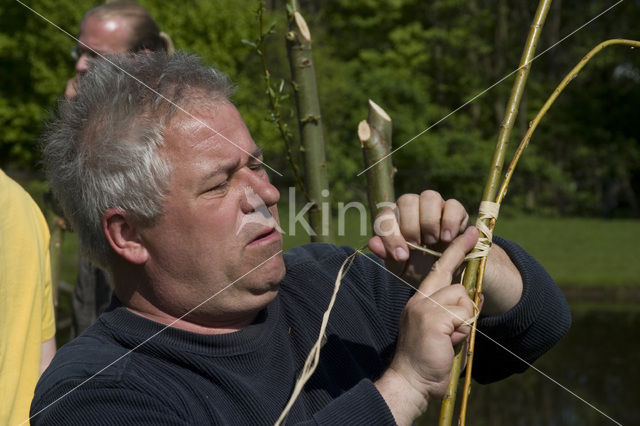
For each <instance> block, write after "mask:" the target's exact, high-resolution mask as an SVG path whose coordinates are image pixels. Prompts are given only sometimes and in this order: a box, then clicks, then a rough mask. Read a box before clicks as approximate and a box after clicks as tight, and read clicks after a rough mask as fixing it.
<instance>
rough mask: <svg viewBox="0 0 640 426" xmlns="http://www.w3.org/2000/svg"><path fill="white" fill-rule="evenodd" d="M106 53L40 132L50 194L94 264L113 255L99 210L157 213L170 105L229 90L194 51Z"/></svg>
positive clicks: (144, 219)
mask: <svg viewBox="0 0 640 426" xmlns="http://www.w3.org/2000/svg"><path fill="white" fill-rule="evenodd" d="M110 60H111V61H112V62H111V63H110V62H107V61H95V62H94V64H92V66H91V68H90V69H89V71H88V72H87V73H86V75H85V76H83V78H82V79H81V81H80V89H79V91H78V95H77V96H76V97H75V98H73V99H70V100H61V101H60V103H59V107H58V111H57V114H56V116H55V117H54V119H53V121H52V122H51V123H50V124H49V125H48V127H47V130H46V132H45V134H44V136H43V139H42V151H43V159H44V163H45V169H46V170H47V173H48V177H49V182H50V184H51V188H52V190H53V193H54V195H55V196H56V198H57V199H58V201H59V202H60V204H61V206H62V208H63V210H64V212H65V215H66V217H67V219H68V220H69V221H70V222H71V225H72V226H73V227H74V229H75V230H76V231H77V233H78V236H79V240H80V244H81V246H82V248H83V249H84V250H85V251H86V253H87V254H88V255H89V257H90V258H91V259H92V260H93V261H94V262H95V263H96V264H98V265H100V266H102V267H107V266H108V265H109V264H110V263H111V261H110V257H111V256H112V254H113V252H112V250H111V248H110V246H109V244H108V242H107V240H106V238H105V236H104V234H103V231H102V226H101V219H102V215H103V213H104V212H105V211H106V210H107V209H110V208H117V209H120V210H122V211H123V212H124V214H125V215H126V216H127V217H128V218H131V219H132V220H134V221H135V223H137V224H141V225H152V224H153V223H154V221H155V220H156V219H157V218H158V217H160V216H161V215H162V202H163V200H164V197H165V196H166V193H167V189H168V184H169V180H170V177H171V171H172V166H171V161H170V159H169V158H166V157H165V156H164V155H163V154H162V152H161V147H162V146H163V145H164V139H163V132H164V129H165V127H166V126H167V125H168V123H169V121H170V119H171V117H172V116H173V115H174V113H175V112H176V110H177V109H178V107H176V105H180V108H185V107H187V105H190V106H197V103H196V102H199V101H197V100H193V101H190V100H192V99H200V100H201V99H203V96H204V98H205V99H207V100H211V101H212V102H218V101H219V102H224V101H226V100H228V99H229V97H230V96H231V94H232V92H233V88H232V86H231V84H230V83H229V81H228V79H227V77H226V76H225V75H224V74H223V73H222V72H220V71H218V70H216V69H213V68H208V67H205V66H203V65H202V64H201V61H200V58H199V57H197V56H196V55H188V54H184V53H176V54H174V55H173V56H171V57H169V56H167V54H166V53H165V52H157V53H152V54H149V55H146V54H139V55H131V54H130V55H113V56H111V57H110ZM112 64H113V65H112ZM167 99H168V100H169V101H171V102H168V101H167Z"/></svg>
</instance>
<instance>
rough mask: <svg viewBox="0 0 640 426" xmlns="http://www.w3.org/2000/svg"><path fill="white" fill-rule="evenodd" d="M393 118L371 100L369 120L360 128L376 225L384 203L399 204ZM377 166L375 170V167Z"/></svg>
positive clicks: (363, 122) (372, 216) (371, 210)
mask: <svg viewBox="0 0 640 426" xmlns="http://www.w3.org/2000/svg"><path fill="white" fill-rule="evenodd" d="M391 129H392V124H391V117H389V115H388V114H387V113H386V112H385V111H384V110H383V109H382V108H380V107H379V106H378V105H376V103H375V102H373V101H372V100H369V117H368V118H367V120H366V121H365V120H363V121H361V122H360V124H359V125H358V138H359V139H360V147H361V148H362V156H363V160H364V166H365V170H367V173H366V177H367V198H368V200H369V213H370V214H371V223H372V224H373V223H374V221H375V218H376V216H377V214H378V206H379V205H380V203H384V202H388V203H392V202H394V201H395V194H394V190H393V175H394V174H395V170H394V168H393V163H392V162H391V156H390V155H389V153H390V152H391ZM372 164H375V166H373V167H372V166H371V165H372Z"/></svg>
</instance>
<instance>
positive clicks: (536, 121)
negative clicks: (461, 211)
mask: <svg viewBox="0 0 640 426" xmlns="http://www.w3.org/2000/svg"><path fill="white" fill-rule="evenodd" d="M614 45H626V46H631V47H632V48H634V47H640V41H636V40H626V39H621V38H615V39H611V40H606V41H603V42H602V43H600V44H598V45H597V46H596V47H594V48H593V49H591V50H590V51H589V53H587V54H586V55H585V56H584V57H583V58H582V60H581V61H580V62H578V64H577V65H576V66H575V67H573V69H572V70H571V71H570V72H569V73H568V74H567V75H566V76H565V78H564V79H562V81H561V82H560V84H558V87H556V88H555V90H554V91H553V93H552V94H551V96H549V99H547V101H546V102H545V103H544V105H543V106H542V108H540V111H539V112H538V114H537V115H536V117H535V118H534V119H533V120H532V121H531V123H530V124H529V129H528V130H527V133H525V135H524V137H523V138H522V141H521V142H520V145H518V149H517V150H516V152H515V153H514V155H513V159H512V160H511V163H510V164H509V167H508V168H507V171H506V172H505V177H504V180H503V182H502V185H501V187H500V191H499V192H498V196H497V197H496V202H497V203H501V202H502V199H503V198H504V196H505V195H506V193H507V187H508V186H509V182H510V181H511V177H512V176H513V172H514V170H515V168H516V165H517V164H518V160H520V156H521V155H522V152H523V151H524V150H525V148H526V147H527V146H528V145H529V141H530V140H531V135H533V132H534V131H535V130H536V128H537V127H538V124H540V121H541V120H542V117H544V115H545V114H546V113H547V111H548V110H549V108H551V105H553V103H554V102H555V100H556V98H557V97H558V95H560V93H562V91H563V90H564V89H565V88H566V87H567V85H568V84H569V83H570V82H571V80H573V79H574V78H576V77H577V76H578V73H579V72H580V71H581V70H582V68H584V66H585V65H586V64H587V62H589V61H590V60H591V59H592V58H593V57H594V56H595V55H597V54H598V53H599V52H600V51H601V50H602V49H604V48H605V47H609V46H614Z"/></svg>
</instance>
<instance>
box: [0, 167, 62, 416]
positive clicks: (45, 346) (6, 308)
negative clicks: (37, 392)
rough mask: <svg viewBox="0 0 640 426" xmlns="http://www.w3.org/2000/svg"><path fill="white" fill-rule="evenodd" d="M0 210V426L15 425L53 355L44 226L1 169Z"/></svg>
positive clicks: (28, 199)
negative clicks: (0, 207) (0, 425)
mask: <svg viewBox="0 0 640 426" xmlns="http://www.w3.org/2000/svg"><path fill="white" fill-rule="evenodd" d="M0 205H1V206H2V209H0V424H2V425H15V424H19V423H21V422H23V421H24V420H26V419H27V418H28V417H29V406H30V404H31V399H32V398H33V390H34V389H35V387H36V383H37V381H38V377H40V374H42V372H43V371H44V370H45V369H46V368H47V366H48V365H49V363H50V362H51V359H52V358H53V356H54V354H55V352H56V341H55V332H56V325H55V319H54V309H53V299H52V294H51V270H50V261H49V229H48V227H47V222H46V221H45V219H44V216H43V215H42V212H41V211H40V209H39V208H38V206H37V205H36V203H35V202H34V201H33V199H32V198H31V197H30V196H29V194H27V192H26V191H25V190H24V189H22V187H20V185H18V184H17V183H16V182H15V181H13V180H12V179H11V178H9V177H8V176H7V175H6V174H5V173H4V171H2V170H0Z"/></svg>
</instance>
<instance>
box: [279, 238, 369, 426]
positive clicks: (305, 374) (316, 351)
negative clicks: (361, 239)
mask: <svg viewBox="0 0 640 426" xmlns="http://www.w3.org/2000/svg"><path fill="white" fill-rule="evenodd" d="M362 250H364V247H361V248H359V249H358V250H356V251H355V252H353V253H352V254H351V255H350V256H349V257H347V258H346V259H345V260H344V262H343V263H342V266H341V267H340V270H339V271H338V276H337V277H336V281H335V283H334V285H333V294H332V295H331V300H330V301H329V306H328V307H327V310H326V311H325V313H324V315H323V316H322V324H321V325H320V332H319V333H318V339H317V340H316V343H315V344H314V345H313V347H311V350H310V351H309V355H308V356H307V360H306V361H305V363H304V366H303V367H302V371H301V372H300V376H299V377H298V380H297V381H296V385H295V386H294V388H293V392H292V393H291V397H290V398H289V402H287V405H286V406H285V407H284V410H283V411H282V413H281V414H280V417H279V418H278V420H276V422H275V426H279V425H281V424H283V422H284V421H285V420H286V418H287V415H288V414H289V411H291V407H293V403H294V402H295V401H296V399H297V398H298V396H299V395H300V392H302V388H304V385H305V384H306V383H307V381H308V380H309V379H310V378H311V376H312V375H313V372H314V371H316V367H317V366H318V361H319V360H320V349H321V348H322V345H323V344H324V342H325V339H326V337H325V331H326V329H327V324H328V322H329V315H331V310H332V309H333V304H334V303H335V301H336V296H337V295H338V290H340V284H341V283H342V276H343V275H345V274H346V273H347V272H348V271H349V268H351V265H352V264H353V260H354V259H355V257H356V256H357V255H358V254H360V253H361V252H362Z"/></svg>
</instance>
